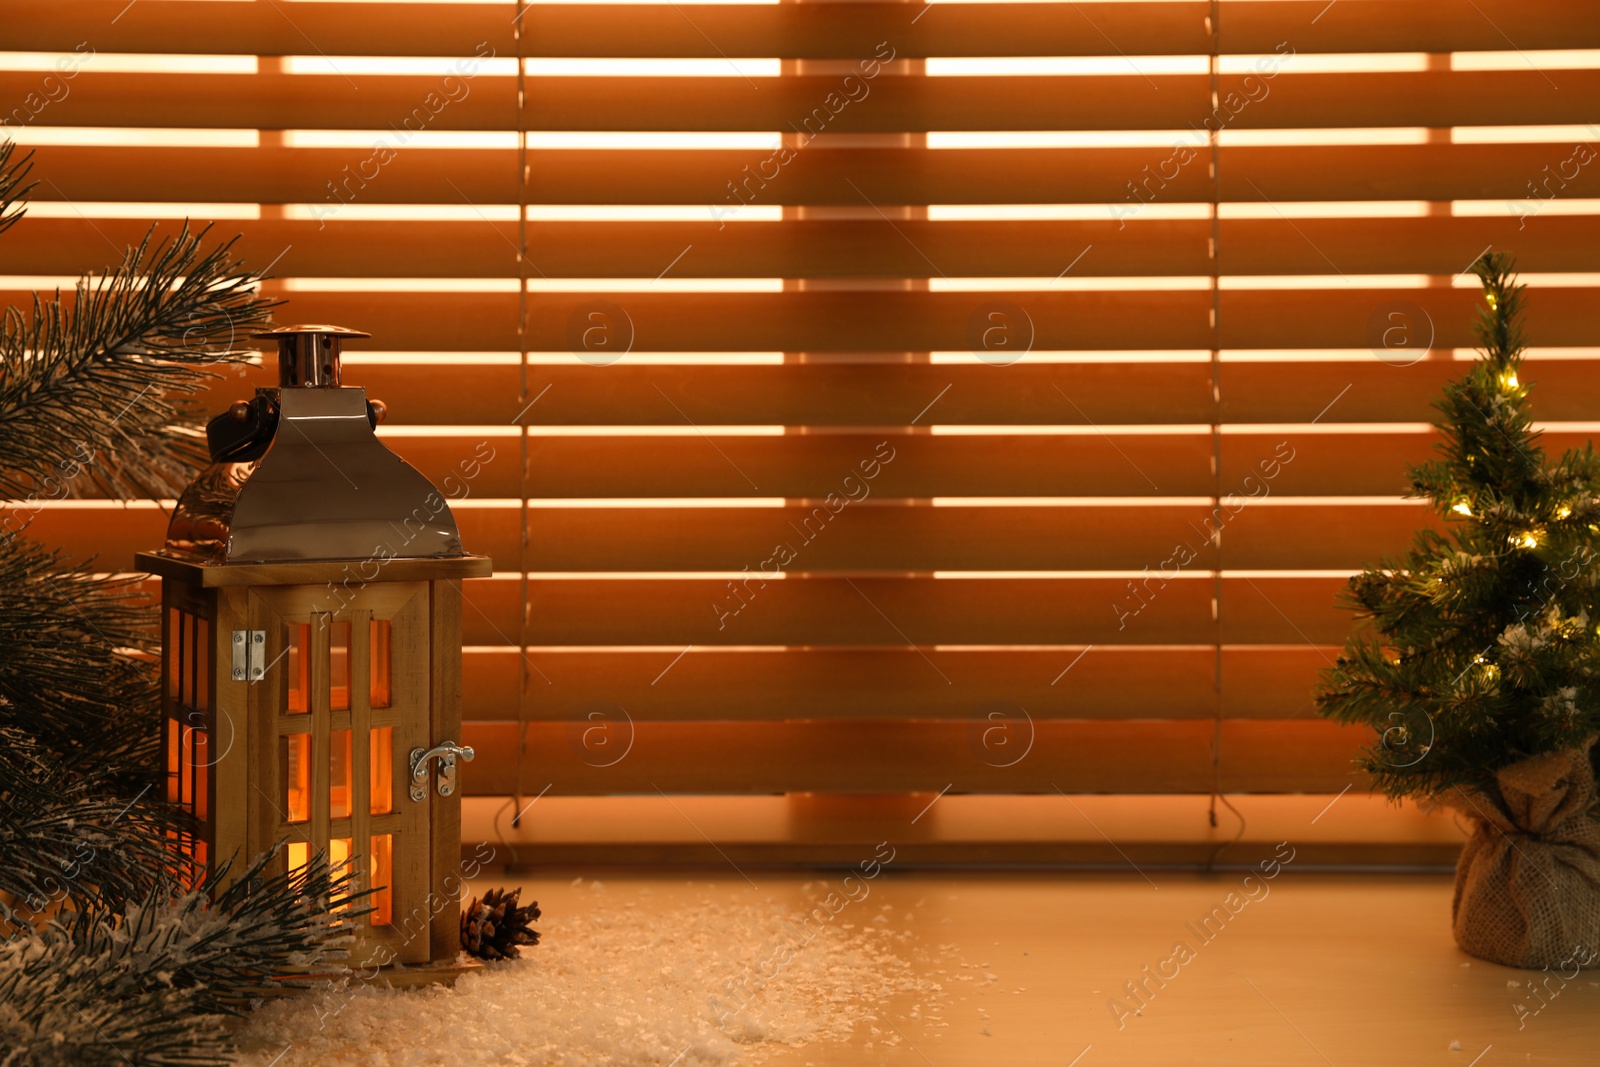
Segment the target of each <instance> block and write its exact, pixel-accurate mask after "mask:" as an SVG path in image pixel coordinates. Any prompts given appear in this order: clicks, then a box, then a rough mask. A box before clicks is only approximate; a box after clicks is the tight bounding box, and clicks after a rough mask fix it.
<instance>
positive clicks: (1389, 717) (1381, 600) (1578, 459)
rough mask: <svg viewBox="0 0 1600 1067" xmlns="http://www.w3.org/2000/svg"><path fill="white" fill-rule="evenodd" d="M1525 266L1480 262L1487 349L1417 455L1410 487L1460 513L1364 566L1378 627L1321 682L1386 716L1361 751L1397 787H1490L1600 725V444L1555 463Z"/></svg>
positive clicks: (1337, 711) (1361, 712)
mask: <svg viewBox="0 0 1600 1067" xmlns="http://www.w3.org/2000/svg"><path fill="white" fill-rule="evenodd" d="M1511 267H1512V264H1511V262H1510V260H1509V259H1508V258H1507V257H1506V256H1505V255H1504V254H1499V253H1491V254H1485V255H1484V256H1483V257H1482V258H1481V259H1480V260H1478V262H1477V263H1476V264H1474V266H1473V272H1474V273H1475V274H1477V276H1478V278H1479V279H1480V280H1481V281H1482V283H1483V299H1484V305H1483V307H1482V308H1481V309H1480V313H1479V318H1478V323H1477V326H1476V333H1477V336H1478V338H1479V339H1480V341H1481V342H1482V344H1483V358H1482V359H1480V360H1479V361H1478V362H1477V363H1475V364H1474V365H1473V366H1472V368H1471V370H1469V371H1468V372H1467V373H1466V375H1464V376H1463V377H1461V378H1460V379H1458V380H1456V381H1453V382H1451V383H1450V384H1449V385H1447V386H1446V387H1445V390H1444V396H1443V397H1442V398H1441V399H1440V400H1439V401H1438V402H1437V404H1436V407H1437V408H1438V410H1439V412H1440V416H1441V418H1440V420H1439V421H1438V422H1437V423H1436V425H1437V426H1438V428H1439V431H1440V433H1441V435H1442V438H1443V439H1442V440H1441V441H1440V443H1439V445H1438V446H1437V452H1438V458H1437V459H1435V460H1433V461H1431V462H1428V463H1424V464H1421V465H1420V466H1416V467H1412V468H1411V469H1410V470H1409V471H1408V475H1409V477H1410V479H1411V490H1410V492H1409V493H1408V494H1407V495H1409V496H1412V497H1420V498H1424V499H1427V500H1428V501H1430V502H1431V503H1432V505H1433V510H1434V511H1435V512H1436V513H1437V514H1438V515H1439V516H1440V518H1441V519H1443V520H1444V523H1443V526H1444V528H1443V530H1437V529H1431V528H1430V529H1424V530H1421V531H1419V532H1418V534H1417V536H1416V542H1415V545H1414V546H1413V547H1412V549H1411V551H1410V552H1409V553H1408V554H1407V555H1406V556H1405V557H1404V558H1403V559H1400V560H1398V561H1384V562H1383V563H1381V564H1380V565H1378V566H1376V567H1368V568H1367V569H1366V570H1364V571H1363V572H1362V573H1361V574H1359V575H1356V576H1355V577H1354V578H1352V579H1351V580H1350V584H1349V587H1348V589H1347V590H1346V596H1347V599H1348V600H1349V602H1350V603H1351V604H1352V606H1354V607H1355V608H1356V609H1357V610H1358V612H1359V613H1360V615H1361V616H1363V617H1364V618H1365V619H1366V620H1368V625H1366V626H1365V627H1363V628H1362V629H1361V630H1359V631H1358V632H1357V633H1356V634H1355V636H1353V637H1352V638H1351V640H1350V642H1349V643H1348V644H1347V645H1346V647H1345V651H1344V654H1343V655H1342V656H1341V657H1340V658H1339V660H1338V664H1337V666H1335V667H1333V668H1332V669H1330V670H1328V671H1325V672H1324V673H1323V678H1322V688H1321V692H1320V694H1319V695H1318V697H1317V704H1318V710H1319V711H1320V712H1321V713H1322V714H1323V715H1327V716H1329V717H1331V718H1334V719H1337V720H1339V721H1340V722H1347V723H1366V724H1368V725H1370V726H1372V727H1374V728H1375V729H1376V730H1377V731H1378V732H1379V737H1378V739H1377V743H1376V744H1375V745H1373V746H1372V747H1371V748H1369V749H1367V750H1366V751H1365V752H1363V754H1362V759H1361V763H1362V765H1363V766H1364V767H1365V768H1366V770H1367V771H1369V772H1370V773H1371V775H1372V778H1373V784H1374V788H1375V789H1379V790H1382V791H1383V792H1384V793H1385V794H1387V795H1388V796H1389V797H1391V798H1398V797H1401V796H1417V797H1436V796H1439V795H1441V794H1443V793H1445V792H1446V791H1451V790H1458V789H1459V790H1468V791H1475V792H1483V791H1490V790H1492V789H1493V788H1494V787H1495V784H1496V775H1497V772H1499V771H1500V770H1502V769H1503V768H1506V767H1509V766H1511V765H1512V764H1516V763H1518V762H1519V761H1522V760H1526V759H1528V758H1529V757H1532V756H1537V755H1541V754H1545V753H1554V752H1560V751H1563V750H1570V749H1581V748H1582V747H1583V746H1584V744H1585V743H1586V741H1587V739H1588V738H1590V737H1591V736H1592V735H1594V733H1595V732H1596V731H1597V730H1600V687H1597V681H1596V674H1597V672H1600V633H1597V629H1596V624H1597V623H1600V603H1597V598H1600V566H1597V556H1600V456H1597V455H1596V454H1595V453H1594V451H1593V449H1592V448H1591V447H1588V446H1585V448H1584V449H1583V450H1582V451H1572V452H1568V453H1566V454H1565V455H1563V456H1562V457H1561V459H1560V460H1559V461H1557V462H1555V463H1548V462H1547V461H1546V458H1545V454H1544V450H1543V449H1542V448H1541V447H1540V444H1539V438H1540V435H1539V434H1538V433H1537V432H1535V431H1534V430H1533V429H1532V428H1531V417H1530V414H1529V407H1528V392H1529V387H1528V385H1526V384H1525V383H1523V382H1522V380H1521V378H1520V377H1519V373H1520V364H1521V353H1522V349H1523V339H1522V329H1521V321H1520V320H1521V315H1522V308H1523V288H1524V287H1523V286H1520V285H1517V284H1514V281H1513V278H1512V275H1511ZM1592 770H1593V768H1592V766H1591V771H1592Z"/></svg>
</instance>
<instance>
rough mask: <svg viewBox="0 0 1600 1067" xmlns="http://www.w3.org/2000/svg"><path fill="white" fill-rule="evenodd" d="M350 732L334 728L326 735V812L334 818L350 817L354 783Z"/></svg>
mask: <svg viewBox="0 0 1600 1067" xmlns="http://www.w3.org/2000/svg"><path fill="white" fill-rule="evenodd" d="M350 733H351V731H349V730H334V731H332V732H331V733H330V734H329V736H328V749H329V752H328V814H329V816H330V817H332V818H335V819H348V818H349V817H350V792H351V788H352V786H353V785H354V784H355V783H354V781H353V775H352V773H351V767H352V760H351V756H352V746H351V743H350Z"/></svg>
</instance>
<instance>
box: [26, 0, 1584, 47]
mask: <svg viewBox="0 0 1600 1067" xmlns="http://www.w3.org/2000/svg"><path fill="white" fill-rule="evenodd" d="M506 6H507V5H505V4H407V5H406V9H405V10H406V14H407V17H406V18H404V19H401V18H374V17H373V16H372V9H371V6H370V5H368V4H360V3H319V4H315V5H313V4H297V5H295V8H294V17H293V19H292V20H290V19H287V18H285V17H284V15H283V14H282V12H279V11H277V10H275V8H276V5H274V4H272V3H270V2H256V3H207V2H203V0H140V2H139V3H137V4H135V5H133V7H132V8H131V9H127V10H124V8H126V3H125V0H78V2H76V3H75V4H74V5H73V7H74V15H75V17H74V18H73V19H71V20H64V19H62V18H61V7H60V3H59V0H11V3H10V5H9V8H8V10H7V13H6V15H7V22H8V30H9V31H10V33H11V36H12V38H13V39H14V40H15V41H16V42H17V43H16V44H15V45H13V46H12V47H17V48H26V49H29V50H36V51H71V50H72V49H73V48H75V47H76V46H77V45H78V44H79V42H80V41H82V40H83V39H84V34H83V30H82V27H83V26H96V27H99V28H100V30H99V32H97V33H96V34H95V41H96V44H95V47H96V48H98V49H99V50H101V51H106V52H111V51H118V52H173V51H179V52H210V53H240V54H244V55H256V54H260V55H300V54H305V53H306V52H307V50H308V41H310V42H315V47H316V48H317V49H319V50H320V51H322V52H324V53H326V54H328V55H334V56H339V55H377V56H385V55H395V56H433V55H444V56H451V55H470V54H472V53H473V51H474V50H475V49H476V48H477V46H478V43H479V42H484V43H486V44H487V45H488V46H490V47H493V48H494V49H495V50H496V52H497V53H498V54H500V55H510V54H514V52H515V48H514V41H513V39H512V27H511V20H510V19H509V18H507V17H506V15H505V9H506ZM679 9H681V10H679ZM922 10H923V8H922V7H921V5H915V6H913V5H906V4H894V3H890V4H883V3H865V4H850V5H849V6H848V7H846V6H844V5H833V4H816V5H793V6H792V7H791V6H790V5H770V6H768V5H751V6H744V5H726V6H723V5H703V4H687V5H642V4H641V5H610V4H607V5H601V6H595V5H582V4H540V5H531V6H530V7H529V9H528V11H527V13H526V14H524V15H523V16H522V21H523V23H524V33H525V35H526V37H527V39H528V40H529V41H530V42H532V43H533V47H534V48H535V49H536V50H537V51H536V54H538V55H545V56H575V57H588V56H631V57H704V58H712V59H715V58H720V57H721V56H724V55H729V56H736V57H746V56H779V57H784V58H841V59H859V58H862V57H864V56H868V55H871V54H872V52H873V50H874V49H875V48H876V47H877V46H878V45H879V43H880V42H883V41H889V42H892V44H893V47H894V48H895V50H896V52H897V54H899V55H901V56H911V57H916V56H941V55H949V56H1017V55H1021V56H1036V55H1106V56H1113V55H1118V54H1126V55H1167V54H1193V53H1196V52H1200V53H1203V52H1205V51H1207V49H1208V48H1209V47H1210V37H1209V35H1208V34H1207V33H1206V30H1205V23H1204V19H1205V16H1206V14H1207V12H1208V10H1209V5H1208V4H1206V3H1202V2H1195V0H1189V2H1182V3H1104V2H1101V3H1096V2H1092V0H1091V2H1086V3H1081V4H1070V5H1066V10H1063V6H1062V5H1057V4H1027V3H1024V4H941V5H939V8H938V11H937V12H936V14H937V15H938V16H939V17H938V18H932V16H928V17H921V16H920V12H921V11H922ZM1222 11H1223V15H1222V19H1221V22H1220V30H1221V45H1222V47H1223V48H1225V49H1227V50H1228V51H1237V52H1245V53H1257V52H1271V51H1273V49H1274V48H1276V47H1277V46H1278V45H1279V43H1280V42H1282V41H1284V39H1285V35H1286V27H1288V28H1291V29H1294V30H1298V32H1294V33H1292V38H1293V42H1292V43H1293V47H1294V48H1295V49H1296V50H1297V51H1301V52H1370V51H1384V52H1445V51H1481V50H1499V49H1503V48H1505V47H1506V45H1507V42H1506V39H1505V36H1504V35H1503V34H1502V33H1501V32H1500V30H1499V27H1500V26H1505V25H1509V26H1515V27H1516V46H1517V47H1518V48H1520V49H1525V50H1531V49H1539V48H1593V47H1597V46H1600V27H1597V26H1596V25H1595V24H1594V22H1593V20H1590V19H1584V18H1574V17H1573V16H1572V8H1571V5H1570V4H1568V3H1563V2H1561V0H1475V13H1476V14H1479V15H1481V16H1482V17H1481V18H1479V17H1466V16H1464V15H1463V14H1462V11H1461V6H1460V4H1458V3H1455V2H1453V0H1385V2H1384V3H1381V4H1379V3H1356V2H1346V3H1344V4H1342V5H1335V6H1334V9H1328V8H1327V5H1326V2H1325V0H1270V2H1252V3H1231V2H1230V3H1224V4H1223V5H1222ZM913 19H915V21H913Z"/></svg>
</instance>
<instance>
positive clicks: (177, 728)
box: [167, 716, 183, 804]
mask: <svg viewBox="0 0 1600 1067" xmlns="http://www.w3.org/2000/svg"><path fill="white" fill-rule="evenodd" d="M182 745H183V729H182V727H181V725H180V723H179V720H178V719H177V718H176V717H174V716H168V718H167V801H168V803H171V804H176V803H177V802H178V774H179V769H178V768H179V765H180V763H181V760H180V759H179V749H180V748H181V746H182Z"/></svg>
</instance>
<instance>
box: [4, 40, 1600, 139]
mask: <svg viewBox="0 0 1600 1067" xmlns="http://www.w3.org/2000/svg"><path fill="white" fill-rule="evenodd" d="M1280 62H1281V63H1291V62H1292V60H1280ZM463 72H464V74H465V75H468V76H463V75H462V74H444V75H433V76H428V75H372V74H367V75H361V74H357V75H342V74H175V73H174V74H142V73H101V72H96V71H94V70H93V69H92V68H90V69H84V70H82V71H79V72H78V73H77V74H76V75H75V76H74V78H73V80H72V82H71V86H70V98H71V100H72V104H71V106H70V107H62V108H54V109H51V110H50V111H49V112H48V113H46V114H45V115H44V116H43V117H42V118H41V119H40V120H39V121H40V122H42V123H44V124H48V125H62V126H69V127H70V126H140V125H145V124H147V123H149V122H150V119H151V116H159V118H160V124H161V125H162V126H166V127H177V128H190V127H193V128H215V129H263V130H273V129H309V130H343V129H358V130H376V131H379V134H378V136H379V137H381V138H382V139H383V140H384V141H385V143H387V144H388V145H390V146H391V147H392V148H395V149H399V148H401V147H403V146H404V145H405V144H406V143H407V142H408V141H409V140H410V139H411V137H412V135H413V134H414V133H417V132H422V131H424V130H428V131H438V130H455V131H461V130H476V131H485V130H504V129H506V128H507V123H506V118H507V116H508V115H509V114H511V113H513V112H514V111H515V100H516V80H515V79H514V78H512V77H509V76H488V75H482V74H477V73H475V68H463ZM867 72H870V73H871V75H872V76H871V77H870V78H869V77H864V76H863V74H864V73H867ZM1269 73H1270V78H1266V79H1264V78H1263V77H1262V76H1261V75H1260V74H1238V75H1223V76H1222V77H1221V78H1220V80H1219V82H1218V86H1217V92H1218V99H1219V101H1221V103H1220V104H1219V105H1218V106H1217V107H1216V108H1215V109H1213V107H1212V104H1211V102H1210V83H1209V81H1208V80H1207V78H1206V77H1205V76H1204V75H1201V74H1190V75H1179V74H1154V75H1138V74H1116V75H1075V76H1070V77H1063V76H1048V75H1016V76H999V77H983V76H974V77H960V78H939V77H926V76H923V75H899V74H878V72H877V69H876V67H875V66H874V67H870V68H865V70H864V71H858V72H856V73H855V74H854V75H853V76H849V77H845V76H842V75H840V74H831V75H823V74H814V75H787V76H782V77H751V78H748V79H746V78H723V77H660V78H655V77H581V78H570V77H569V78H551V77H534V78H529V79H528V80H527V95H528V101H529V105H528V107H527V108H526V109H525V111H524V112H523V113H522V117H521V119H520V120H519V121H520V122H521V123H522V127H523V128H524V129H527V130H530V131H597V130H598V131H714V132H721V131H746V130H782V131H784V132H788V131H790V130H793V131H795V132H797V133H799V134H800V135H801V136H802V137H803V138H810V137H815V136H826V135H834V134H842V133H885V132H886V133H901V132H926V131H934V130H954V131H1005V130H1100V131H1105V130H1174V131H1183V134H1184V136H1185V137H1186V141H1187V143H1188V144H1190V145H1191V147H1194V146H1196V145H1198V144H1201V143H1202V136H1201V134H1200V133H1197V132H1195V131H1204V130H1205V129H1207V128H1216V129H1222V128H1224V127H1225V128H1227V129H1233V130H1239V129H1247V130H1268V129H1300V128H1334V127H1362V128H1366V127H1385V126H1436V127H1444V126H1518V125H1558V124H1563V123H1567V124H1572V123H1583V122H1592V121H1594V120H1595V119H1596V118H1597V117H1600V116H1597V114H1596V111H1595V106H1594V104H1593V101H1594V100H1595V98H1596V97H1597V96H1600V71H1596V70H1558V71H1555V72H1553V73H1551V74H1546V73H1543V72H1541V71H1536V70H1471V71H1392V72H1364V73H1359V74H1349V73H1332V74H1320V73H1317V74H1296V73H1290V72H1286V71H1281V70H1279V69H1278V67H1276V66H1274V67H1273V68H1271V70H1270V72H1269ZM39 82H40V75H39V73H38V72H37V71H5V72H0V100H11V99H16V100H22V99H23V98H24V97H25V96H26V95H27V94H28V93H29V92H32V91H35V90H37V89H38V87H39ZM1566 147H1568V148H1569V149H1570V146H1566Z"/></svg>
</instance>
